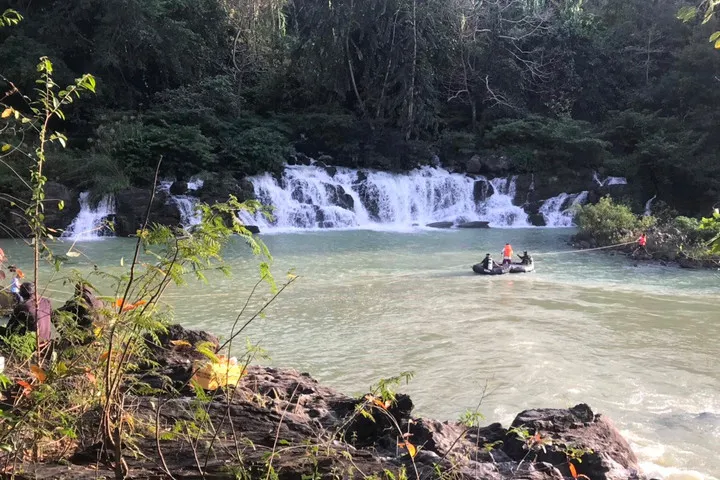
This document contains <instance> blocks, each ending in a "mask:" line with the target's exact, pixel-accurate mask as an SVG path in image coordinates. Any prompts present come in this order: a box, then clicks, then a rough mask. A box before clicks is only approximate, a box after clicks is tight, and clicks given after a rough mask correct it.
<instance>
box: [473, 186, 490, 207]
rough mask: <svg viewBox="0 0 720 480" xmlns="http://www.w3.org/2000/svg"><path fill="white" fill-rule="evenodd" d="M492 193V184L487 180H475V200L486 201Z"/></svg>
mask: <svg viewBox="0 0 720 480" xmlns="http://www.w3.org/2000/svg"><path fill="white" fill-rule="evenodd" d="M491 193H492V186H491V185H490V184H489V183H488V182H487V180H475V183H474V184H473V198H474V199H475V202H478V203H479V202H484V201H485V200H487V198H488V197H489V196H490V194H491Z"/></svg>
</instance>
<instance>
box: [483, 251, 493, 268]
mask: <svg viewBox="0 0 720 480" xmlns="http://www.w3.org/2000/svg"><path fill="white" fill-rule="evenodd" d="M494 266H495V261H494V260H493V259H492V258H491V257H490V254H489V253H488V254H485V258H484V259H483V261H482V267H483V268H484V269H485V270H492V269H493V267H494Z"/></svg>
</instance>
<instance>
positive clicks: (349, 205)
mask: <svg viewBox="0 0 720 480" xmlns="http://www.w3.org/2000/svg"><path fill="white" fill-rule="evenodd" d="M325 190H326V192H327V194H328V197H329V199H330V202H332V204H333V205H337V206H339V207H342V208H344V209H346V210H353V209H354V208H355V200H354V199H353V197H352V196H351V195H350V194H349V193H347V192H346V191H345V189H344V188H343V187H342V185H329V184H325Z"/></svg>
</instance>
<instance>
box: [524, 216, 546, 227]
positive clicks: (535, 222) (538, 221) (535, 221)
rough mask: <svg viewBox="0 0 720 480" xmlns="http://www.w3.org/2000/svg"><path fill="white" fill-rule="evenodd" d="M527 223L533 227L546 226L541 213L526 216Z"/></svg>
mask: <svg viewBox="0 0 720 480" xmlns="http://www.w3.org/2000/svg"><path fill="white" fill-rule="evenodd" d="M528 222H530V225H532V226H533V227H544V226H546V225H547V222H546V221H545V217H544V216H543V214H542V213H530V214H528Z"/></svg>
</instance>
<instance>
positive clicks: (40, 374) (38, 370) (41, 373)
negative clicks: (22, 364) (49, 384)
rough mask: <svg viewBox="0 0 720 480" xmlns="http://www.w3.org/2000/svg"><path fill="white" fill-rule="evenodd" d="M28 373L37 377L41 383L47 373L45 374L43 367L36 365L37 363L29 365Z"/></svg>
mask: <svg viewBox="0 0 720 480" xmlns="http://www.w3.org/2000/svg"><path fill="white" fill-rule="evenodd" d="M30 373H31V374H32V376H33V377H35V378H37V380H38V382H40V383H43V382H44V381H45V379H46V378H47V375H46V374H45V372H44V371H43V369H42V368H40V367H38V366H37V365H33V366H31V367H30Z"/></svg>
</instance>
